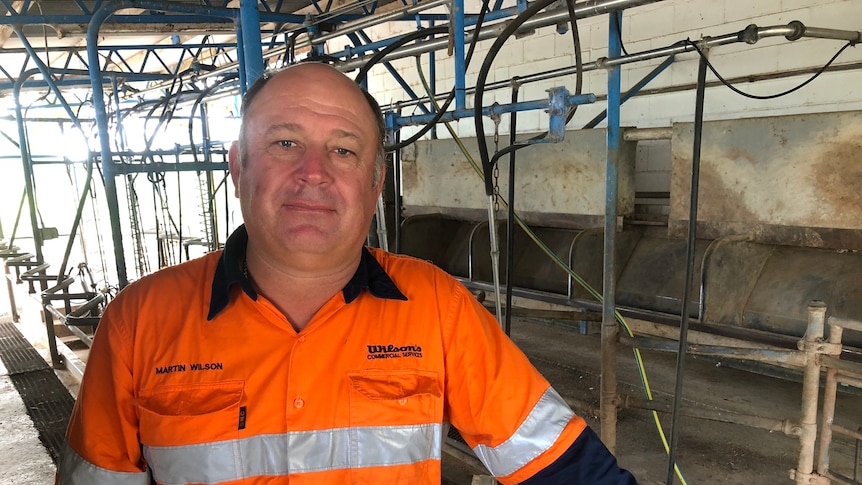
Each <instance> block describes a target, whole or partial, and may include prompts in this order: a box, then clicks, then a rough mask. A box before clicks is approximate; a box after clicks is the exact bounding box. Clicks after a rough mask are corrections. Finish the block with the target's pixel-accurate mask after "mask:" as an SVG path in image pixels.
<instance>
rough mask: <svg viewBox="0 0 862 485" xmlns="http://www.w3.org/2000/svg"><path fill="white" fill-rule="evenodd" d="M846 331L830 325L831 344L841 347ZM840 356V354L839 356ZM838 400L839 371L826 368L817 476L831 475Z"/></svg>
mask: <svg viewBox="0 0 862 485" xmlns="http://www.w3.org/2000/svg"><path fill="white" fill-rule="evenodd" d="M843 333H844V329H843V328H842V327H840V326H838V325H829V343H830V344H835V345H841V336H842V334H843ZM839 355H840V354H839ZM837 398H838V370H836V369H834V368H832V367H827V368H826V385H825V387H824V388H823V422H822V423H820V449H819V450H818V453H817V474H818V475H826V474H827V473H829V446H830V445H831V444H832V423H833V422H834V420H835V401H836V400H837Z"/></svg>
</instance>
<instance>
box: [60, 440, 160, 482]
mask: <svg viewBox="0 0 862 485" xmlns="http://www.w3.org/2000/svg"><path fill="white" fill-rule="evenodd" d="M57 473H58V474H59V475H60V485H150V474H149V472H140V473H129V472H112V471H111V470H106V469H104V468H101V467H98V466H96V465H94V464H92V463H90V462H89V461H87V460H85V459H84V458H82V457H81V455H79V454H77V453H75V450H73V449H72V448H70V447H69V443H66V445H65V446H64V447H63V455H62V457H61V458H60V464H59V465H58V466H57Z"/></svg>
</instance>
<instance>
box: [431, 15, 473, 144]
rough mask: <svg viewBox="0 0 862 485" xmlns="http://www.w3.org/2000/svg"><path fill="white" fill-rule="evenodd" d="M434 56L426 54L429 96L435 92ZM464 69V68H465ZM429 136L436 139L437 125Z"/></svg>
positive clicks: (432, 25) (435, 68) (432, 24)
mask: <svg viewBox="0 0 862 485" xmlns="http://www.w3.org/2000/svg"><path fill="white" fill-rule="evenodd" d="M428 27H429V28H430V27H434V22H433V21H431V23H430V24H429V25H428ZM434 54H435V51H431V52H429V53H428V86H429V88H430V89H431V94H435V93H436V92H437V66H436V59H437V56H435V55H434ZM465 69H466V67H465ZM465 102H466V94H465ZM430 108H433V106H431V107H430ZM430 136H431V139H432V140H436V139H437V124H436V123H435V124H434V126H433V127H432V128H431V132H430Z"/></svg>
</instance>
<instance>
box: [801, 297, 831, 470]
mask: <svg viewBox="0 0 862 485" xmlns="http://www.w3.org/2000/svg"><path fill="white" fill-rule="evenodd" d="M825 321H826V304H825V303H823V302H822V301H812V302H811V303H810V304H809V305H808V329H807V330H806V332H805V336H804V337H803V338H802V342H801V343H802V351H803V352H805V357H806V362H805V373H804V374H803V377H802V412H801V415H800V418H799V462H798V463H797V465H796V473H795V475H796V477H795V478H796V483H797V485H804V484H808V483H811V481H810V478H811V474H812V472H813V471H814V442H815V441H816V440H817V400H818V397H819V392H820V364H819V363H818V362H817V349H816V345H817V342H819V341H820V340H822V339H823V328H824V324H825Z"/></svg>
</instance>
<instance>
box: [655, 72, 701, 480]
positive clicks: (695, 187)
mask: <svg viewBox="0 0 862 485" xmlns="http://www.w3.org/2000/svg"><path fill="white" fill-rule="evenodd" d="M706 67H707V65H706V57H705V55H704V56H701V58H700V63H699V64H698V69H697V95H696V97H695V106H694V142H693V147H692V158H691V196H690V198H689V211H688V240H687V241H686V259H685V282H684V283H683V291H682V309H681V310H680V313H681V315H680V323H679V346H678V347H677V354H676V383H675V385H674V394H673V411H672V412H671V425H670V426H671V427H670V446H669V449H668V459H667V481H666V482H665V483H666V484H667V485H672V484H673V476H674V467H675V466H676V448H677V444H678V443H679V417H680V408H681V407H682V389H683V381H684V375H685V354H686V348H688V320H689V314H690V313H691V310H690V308H691V287H692V279H694V249H695V245H696V244H697V199H698V192H699V183H700V182H699V181H700V148H701V138H702V135H703V104H704V98H705V97H706Z"/></svg>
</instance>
